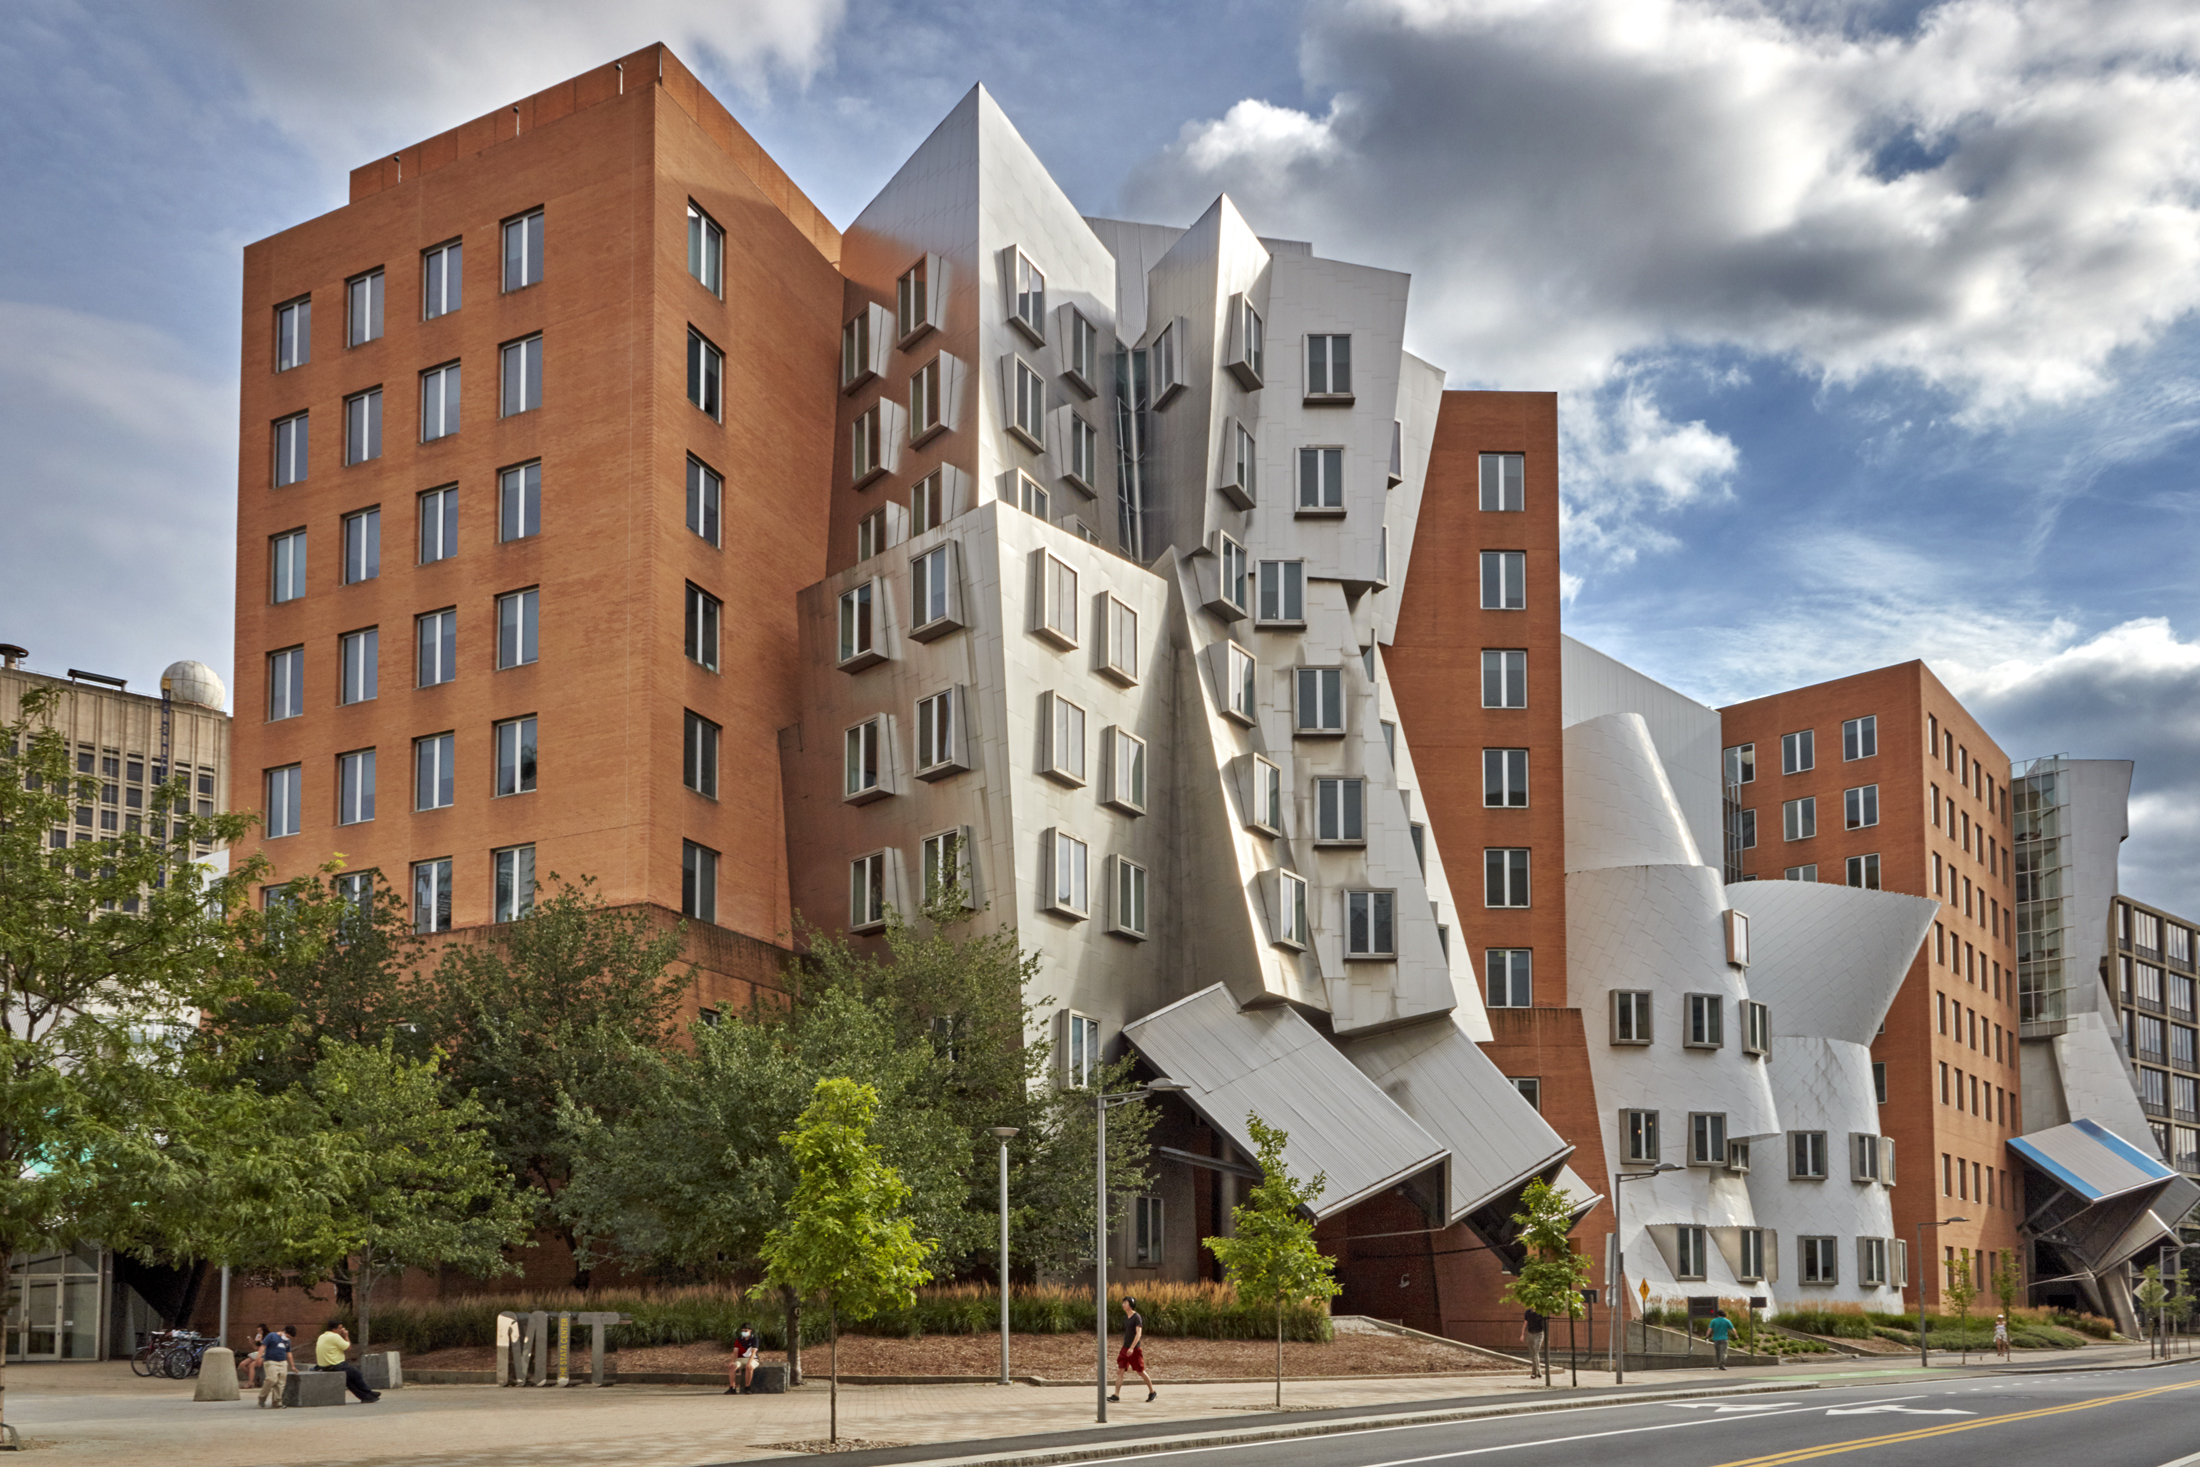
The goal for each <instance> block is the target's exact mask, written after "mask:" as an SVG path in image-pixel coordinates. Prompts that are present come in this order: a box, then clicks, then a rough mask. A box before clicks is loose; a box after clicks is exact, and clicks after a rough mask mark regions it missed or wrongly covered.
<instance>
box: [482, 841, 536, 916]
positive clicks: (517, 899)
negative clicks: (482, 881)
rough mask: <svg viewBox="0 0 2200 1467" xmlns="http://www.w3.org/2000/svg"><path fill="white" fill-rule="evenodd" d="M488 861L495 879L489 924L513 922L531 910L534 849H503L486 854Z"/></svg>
mask: <svg viewBox="0 0 2200 1467" xmlns="http://www.w3.org/2000/svg"><path fill="white" fill-rule="evenodd" d="M489 859H490V863H491V865H492V867H493V869H494V871H495V877H496V896H495V901H494V905H493V906H492V907H491V909H490V915H489V920H490V921H492V922H517V921H518V920H519V919H520V918H522V917H524V916H526V915H527V914H528V913H529V912H532V911H533V910H534V909H535V848H534V847H533V846H506V847H505V848H504V849H503V850H501V851H492V852H490V853H489Z"/></svg>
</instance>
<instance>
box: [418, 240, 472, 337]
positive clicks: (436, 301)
mask: <svg viewBox="0 0 2200 1467" xmlns="http://www.w3.org/2000/svg"><path fill="white" fill-rule="evenodd" d="M465 262H466V247H465V245H464V244H462V243H461V242H460V241H458V240H455V239H454V240H452V241H451V242H450V243H449V244H446V245H437V246H436V247H435V248H434V249H432V250H428V251H426V252H424V253H423V254H422V255H421V256H420V319H421V320H423V321H433V320H434V319H435V318H436V317H438V316H448V315H449V314H451V312H453V311H455V310H457V309H458V308H459V307H460V306H461V305H462V304H464V303H465V298H466V297H465V290H466V271H465Z"/></svg>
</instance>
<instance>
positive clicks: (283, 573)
mask: <svg viewBox="0 0 2200 1467" xmlns="http://www.w3.org/2000/svg"><path fill="white" fill-rule="evenodd" d="M306 536H307V530H306V528H305V527H304V526H300V527H299V528H297V529H295V530H283V531H280V532H278V533H276V534H273V535H270V536H268V537H267V579H268V595H267V604H268V605H270V606H282V605H285V604H287V603H289V602H292V601H297V600H300V599H302V598H303V597H304V596H305V594H306V543H307V541H306ZM285 591H288V592H289V594H288V595H285V594H283V593H284V592H285Z"/></svg>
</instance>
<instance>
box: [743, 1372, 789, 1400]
mask: <svg viewBox="0 0 2200 1467" xmlns="http://www.w3.org/2000/svg"><path fill="white" fill-rule="evenodd" d="M749 1390H750V1391H752V1392H753V1393H755V1394H756V1395H759V1396H783V1395H785V1394H786V1393H787V1367H786V1366H784V1365H761V1364H760V1365H758V1366H757V1367H756V1374H755V1376H753V1377H752V1378H751V1379H750V1381H749Z"/></svg>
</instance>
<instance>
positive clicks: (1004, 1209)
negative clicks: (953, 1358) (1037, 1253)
mask: <svg viewBox="0 0 2200 1467" xmlns="http://www.w3.org/2000/svg"><path fill="white" fill-rule="evenodd" d="M991 1130H992V1132H993V1136H994V1139H995V1140H997V1141H999V1142H1000V1143H1001V1384H1002V1385H1007V1384H1008V1143H1009V1142H1011V1141H1013V1140H1015V1139H1016V1128H1015V1127H1014V1126H994V1127H992V1128H991Z"/></svg>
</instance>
